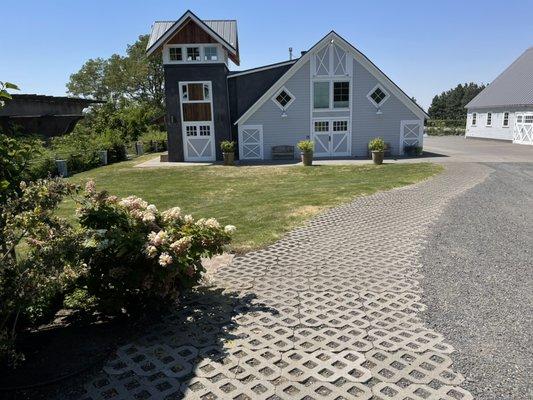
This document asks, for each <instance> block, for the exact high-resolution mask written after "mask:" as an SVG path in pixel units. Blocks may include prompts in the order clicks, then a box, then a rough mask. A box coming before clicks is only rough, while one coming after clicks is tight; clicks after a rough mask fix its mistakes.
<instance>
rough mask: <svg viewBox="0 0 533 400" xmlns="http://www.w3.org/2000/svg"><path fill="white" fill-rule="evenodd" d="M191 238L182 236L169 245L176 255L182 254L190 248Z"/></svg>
mask: <svg viewBox="0 0 533 400" xmlns="http://www.w3.org/2000/svg"><path fill="white" fill-rule="evenodd" d="M191 243H192V238H191V237H190V236H184V237H182V238H181V239H178V240H176V241H175V242H174V243H172V244H171V245H170V248H171V249H172V251H173V252H174V253H176V254H182V253H184V252H185V251H187V250H188V249H189V247H191Z"/></svg>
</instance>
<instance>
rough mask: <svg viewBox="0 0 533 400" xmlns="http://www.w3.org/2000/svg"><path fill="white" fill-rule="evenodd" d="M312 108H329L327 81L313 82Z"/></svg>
mask: <svg viewBox="0 0 533 400" xmlns="http://www.w3.org/2000/svg"><path fill="white" fill-rule="evenodd" d="M313 108H317V109H319V108H329V81H318V82H313Z"/></svg>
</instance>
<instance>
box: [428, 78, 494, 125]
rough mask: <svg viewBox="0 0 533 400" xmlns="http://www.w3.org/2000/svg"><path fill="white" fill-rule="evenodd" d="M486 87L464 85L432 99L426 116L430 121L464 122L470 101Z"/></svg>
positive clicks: (471, 84) (472, 84) (473, 84)
mask: <svg viewBox="0 0 533 400" xmlns="http://www.w3.org/2000/svg"><path fill="white" fill-rule="evenodd" d="M485 87H486V85H484V84H477V83H473V82H470V83H465V84H464V85H463V84H459V85H457V86H456V87H455V88H453V89H450V90H447V91H445V92H442V93H441V94H438V95H436V96H435V97H433V101H432V102H431V106H430V107H429V110H428V114H429V116H430V118H432V119H448V120H460V119H464V120H466V108H465V106H466V105H467V104H468V102H469V101H470V100H472V99H473V98H474V97H476V96H477V94H478V93H479V92H481V91H482V90H483V89H485Z"/></svg>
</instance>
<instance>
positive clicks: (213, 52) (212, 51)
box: [204, 46, 218, 61]
mask: <svg viewBox="0 0 533 400" xmlns="http://www.w3.org/2000/svg"><path fill="white" fill-rule="evenodd" d="M204 60H205V61H218V49H217V48H216V47H215V46H206V47H204Z"/></svg>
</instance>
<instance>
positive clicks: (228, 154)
mask: <svg viewBox="0 0 533 400" xmlns="http://www.w3.org/2000/svg"><path fill="white" fill-rule="evenodd" d="M220 150H222V155H223V156H224V165H235V142H233V141H229V140H223V141H222V142H220Z"/></svg>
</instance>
